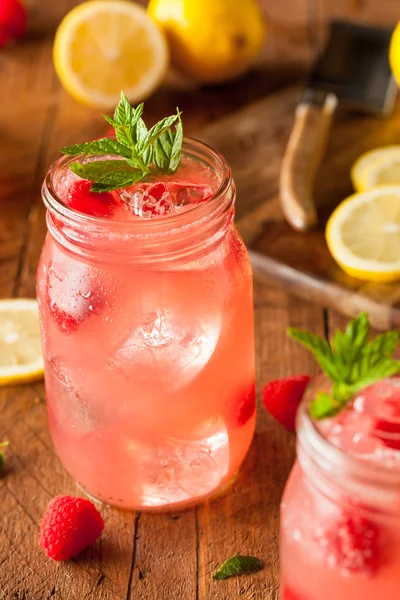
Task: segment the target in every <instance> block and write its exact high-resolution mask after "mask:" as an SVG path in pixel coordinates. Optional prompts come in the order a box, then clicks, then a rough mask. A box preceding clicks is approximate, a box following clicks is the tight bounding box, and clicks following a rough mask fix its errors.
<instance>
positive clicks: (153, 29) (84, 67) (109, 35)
mask: <svg viewBox="0 0 400 600" xmlns="http://www.w3.org/2000/svg"><path fill="white" fill-rule="evenodd" d="M53 59H54V67H55V70H56V72H57V75H58V76H59V78H60V80H61V83H62V85H63V86H64V88H65V89H66V90H67V91H68V92H69V93H70V94H71V95H72V96H73V97H74V98H75V99H76V100H78V101H79V102H81V103H83V104H88V105H89V106H99V107H105V108H108V107H114V106H116V105H117V104H118V101H119V97H120V93H121V90H122V91H124V92H125V94H126V95H127V96H128V98H129V100H130V101H131V102H133V103H136V102H138V101H141V100H144V99H145V98H146V97H147V96H149V95H150V94H151V93H152V92H153V91H154V89H155V88H156V87H157V86H158V85H159V84H160V83H161V81H162V79H163V78H164V76H165V74H166V71H167V68H168V62H169V56H168V48H167V44H166V41H165V38H164V35H163V33H162V32H161V30H160V29H159V27H158V25H157V24H156V23H155V22H154V21H152V19H150V17H149V16H148V15H147V13H146V11H145V9H144V8H143V7H142V6H140V5H138V4H136V3H134V2H130V1H128V0H90V1H89V2H84V3H82V4H79V5H78V6H76V7H75V8H73V9H72V10H71V11H70V12H69V13H68V14H67V15H66V16H65V17H64V19H63V20H62V21H61V23H60V25H59V27H58V29H57V32H56V37H55V40H54V47H53Z"/></svg>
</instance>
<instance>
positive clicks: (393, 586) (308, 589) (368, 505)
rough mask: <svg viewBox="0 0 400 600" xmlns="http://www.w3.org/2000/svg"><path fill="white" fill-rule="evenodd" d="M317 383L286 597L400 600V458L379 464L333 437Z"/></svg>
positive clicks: (283, 552)
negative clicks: (319, 422)
mask: <svg viewBox="0 0 400 600" xmlns="http://www.w3.org/2000/svg"><path fill="white" fill-rule="evenodd" d="M322 383H323V384H324V383H326V382H324V381H323V382H322ZM317 385H318V387H319V389H321V378H317V379H316V382H315V384H314V385H311V386H310V389H309V390H307V393H306V394H305V398H304V401H303V402H302V405H301V406H300V408H299V412H298V416H297V435H298V437H297V461H296V463H295V465H294V467H293V469H292V472H291V474H290V477H289V480H288V482H287V484H286V489H285V492H284V495H283V499H282V504H281V546H280V556H281V600H321V597H323V598H324V600H355V599H358V598H360V599H362V600H378V599H379V598H382V599H384V600H398V598H399V593H400V461H395V462H392V461H391V464H390V465H387V466H385V465H382V464H378V463H377V462H373V461H368V460H365V459H363V458H359V457H356V456H354V455H350V454H348V453H346V452H345V451H343V450H341V449H340V448H338V447H337V446H334V445H333V444H332V443H331V442H330V441H328V440H327V439H325V438H324V437H323V435H322V434H321V433H320V432H319V431H318V429H317V427H316V426H315V424H314V423H313V421H312V420H311V418H310V417H309V413H308V405H309V401H310V400H311V398H312V395H313V394H314V393H315V390H316V387H317ZM322 387H323V386H322ZM397 389H399V386H397ZM396 393H397V392H396ZM397 399H398V395H397ZM355 416H356V418H359V417H357V415H355ZM354 423H355V424H356V422H355V421H354ZM354 434H355V433H354V431H353V433H352V435H353V440H354V441H356V440H355V438H354ZM355 435H357V434H355ZM392 456H393V454H392Z"/></svg>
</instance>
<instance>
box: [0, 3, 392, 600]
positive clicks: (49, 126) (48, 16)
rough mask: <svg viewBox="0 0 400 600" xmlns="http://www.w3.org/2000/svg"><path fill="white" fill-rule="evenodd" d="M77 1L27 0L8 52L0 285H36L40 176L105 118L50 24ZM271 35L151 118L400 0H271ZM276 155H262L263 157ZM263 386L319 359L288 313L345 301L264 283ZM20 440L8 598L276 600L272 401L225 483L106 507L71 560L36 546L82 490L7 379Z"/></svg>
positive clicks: (264, 71)
mask: <svg viewBox="0 0 400 600" xmlns="http://www.w3.org/2000/svg"><path fill="white" fill-rule="evenodd" d="M76 3H77V2H75V1H74V0H57V2H55V1H52V0H31V1H30V4H29V11H30V15H31V32H30V34H29V36H28V38H27V39H26V40H25V41H23V42H22V43H20V44H18V45H15V46H13V47H9V48H7V49H3V50H1V51H0V98H1V114H0V200H1V215H0V244H1V245H0V252H1V253H0V296H1V297H4V298H8V297H14V296H28V297H34V296H35V270H36V265H37V262H38V257H39V253H40V248H41V244H42V241H43V237H44V234H45V219H44V216H45V215H44V209H43V206H42V203H41V200H40V193H39V191H40V185H41V182H42V179H43V175H44V173H45V170H46V167H47V166H48V164H49V163H50V162H51V161H52V160H53V159H54V158H55V157H56V156H57V149H58V148H59V147H61V146H64V145H66V144H69V143H73V142H77V141H79V140H85V139H90V138H91V137H94V136H95V135H98V134H100V133H101V132H102V130H103V123H102V120H101V117H100V116H99V114H98V111H94V110H90V109H87V108H84V107H81V106H79V105H77V104H76V103H75V102H74V101H73V100H72V99H71V98H69V97H68V95H67V94H66V93H65V92H64V91H63V90H62V88H61V87H60V84H59V82H58V80H57V78H56V76H55V74H54V71H53V68H52V63H51V47H52V38H53V33H54V28H55V26H56V25H57V23H58V22H59V20H60V18H61V17H62V16H63V15H64V14H65V13H66V12H67V10H69V9H70V8H71V7H72V6H73V5H74V4H76ZM262 5H263V10H264V12H265V15H266V19H267V22H268V32H269V36H268V43H267V44H266V48H265V51H264V53H263V57H262V61H261V64H260V65H259V67H258V69H257V70H256V72H254V73H252V74H249V75H247V76H246V77H244V78H243V79H242V80H241V81H239V82H235V83H232V84H229V85H226V86H221V87H211V88H206V89H202V90H193V89H191V88H188V87H187V86H181V87H180V88H179V89H176V87H175V88H174V87H173V86H172V84H171V83H170V84H169V85H166V86H165V87H164V88H163V89H162V90H160V91H159V92H158V93H157V94H155V95H154V96H153V98H152V99H150V100H149V101H148V102H147V103H146V114H147V116H149V117H150V121H155V120H156V119H157V118H159V117H160V116H161V115H164V114H166V113H169V112H172V111H173V110H174V108H175V106H176V105H177V104H178V105H179V107H180V108H181V109H182V110H184V113H185V127H186V131H187V132H193V131H195V130H196V129H198V128H199V127H200V126H201V125H202V124H204V123H206V122H208V121H211V120H213V119H215V118H216V117H217V116H219V115H221V114H225V113H227V112H229V111H232V110H233V109H235V108H236V107H239V106H242V105H243V104H245V103H247V102H250V101H251V100H253V99H256V98H258V97H260V96H262V95H264V94H267V93H270V92H272V91H273V90H275V89H277V88H279V87H282V86H283V85H284V84H285V83H288V82H290V81H293V80H294V79H295V78H298V77H299V76H300V75H301V74H302V73H304V71H305V69H306V68H307V65H308V64H309V61H310V59H311V57H312V56H313V55H314V53H315V52H316V50H317V49H318V47H319V46H320V44H321V42H322V40H323V38H324V32H325V30H326V22H327V20H328V19H329V18H330V17H332V16H348V17H351V18H357V19H360V20H365V21H373V22H377V23H386V24H392V25H393V24H394V23H395V22H396V20H397V19H398V18H399V16H400V10H399V9H398V7H397V6H396V5H397V2H395V0H381V1H380V2H376V0H363V1H361V0H263V2H262ZM267 158H268V157H266V160H267ZM255 323H256V350H257V382H258V390H260V389H261V386H262V385H263V384H264V383H265V382H266V381H268V380H269V379H271V378H275V377H279V376H282V375H286V374H289V373H302V372H310V373H312V372H313V371H314V368H315V367H314V365H313V362H312V360H311V359H309V357H308V356H307V354H306V353H305V352H303V351H302V350H301V349H300V348H299V347H297V346H295V345H294V344H292V343H291V342H290V341H288V339H287V337H286V335H285V330H286V328H287V326H288V325H292V326H297V327H307V328H310V329H312V330H313V331H315V332H317V333H319V334H326V335H328V334H329V332H330V331H331V330H332V328H334V327H335V326H337V325H338V324H340V323H342V320H341V319H340V318H339V317H337V316H336V315H335V314H332V313H330V312H328V311H326V310H322V309H321V308H318V307H316V306H314V305H311V304H307V303H305V302H302V301H299V300H297V299H296V300H295V299H293V298H291V297H290V296H287V295H285V294H283V293H282V292H280V291H277V290H275V289H270V288H267V287H264V286H262V285H261V284H259V283H257V282H256V283H255ZM2 439H8V440H9V441H10V446H9V449H7V462H8V472H7V474H6V476H5V478H3V479H2V480H1V481H0V599H1V600H18V599H19V600H22V599H26V600H42V599H43V600H45V599H49V600H50V599H54V600H89V599H99V600H114V599H115V600H120V599H123V600H125V599H126V600H129V599H131V600H153V599H154V600H228V599H229V600H232V599H234V598H241V599H242V600H277V599H278V597H279V593H278V581H279V566H278V529H279V520H278V517H279V511H278V507H279V500H280V496H281V493H282V490H283V487H284V485H285V481H286V478H287V476H288V473H289V470H290V468H291V465H292V462H293V457H294V436H293V435H290V434H288V433H286V432H285V431H284V430H283V429H282V428H281V427H279V426H278V425H276V424H275V423H274V422H272V420H271V419H270V418H269V417H268V415H267V414H266V413H265V411H263V410H262V409H261V410H260V411H259V417H258V423H257V431H256V435H255V438H254V442H253V445H252V447H251V450H250V452H249V455H248V457H247V459H246V461H245V464H244V466H243V468H242V470H241V472H240V474H239V476H238V478H237V480H236V482H235V484H234V485H233V487H231V488H230V489H229V490H228V491H227V492H226V493H225V494H224V495H223V496H220V497H219V498H217V499H215V500H213V501H212V502H206V503H204V504H201V505H199V506H198V507H197V508H195V509H193V510H190V511H186V512H182V513H179V514H169V515H149V514H144V513H136V514H135V513H128V512H121V511H118V510H115V509H112V508H110V507H106V506H104V507H102V509H101V512H102V514H103V517H104V519H105V530H104V534H103V535H102V538H101V540H100V541H99V542H98V543H97V544H96V545H95V547H94V548H92V549H90V550H88V551H86V552H85V553H83V554H82V555H80V556H79V557H78V558H77V559H75V560H73V561H69V562H66V563H63V564H56V563H54V562H52V561H50V560H48V559H47V558H46V557H45V555H44V554H43V552H42V551H41V550H40V548H39V546H38V531H39V523H40V520H41V517H42V514H43V512H44V510H45V508H46V505H47V503H48V502H49V500H50V499H51V498H52V497H53V496H55V495H57V494H79V490H78V489H77V488H76V485H75V484H74V482H73V481H72V480H71V478H70V477H69V476H68V474H67V473H66V472H65V470H64V469H63V467H62V466H61V464H60V462H59V460H58V458H57V456H56V454H55V452H54V450H53V447H52V444H51V440H50V436H49V432H48V428H47V420H46V407H45V393H44V388H43V385H42V384H36V385H31V386H25V387H10V388H4V389H2V390H1V392H0V440H2ZM235 553H248V554H253V555H255V556H258V557H260V558H262V560H263V561H264V564H265V568H264V570H263V571H261V572H260V573H257V574H255V575H249V576H242V577H238V578H232V579H230V580H227V581H220V582H214V581H212V580H211V573H212V572H213V571H214V570H215V568H216V567H217V566H218V565H219V564H220V563H221V561H223V560H224V559H226V558H227V557H229V556H231V555H232V554H235Z"/></svg>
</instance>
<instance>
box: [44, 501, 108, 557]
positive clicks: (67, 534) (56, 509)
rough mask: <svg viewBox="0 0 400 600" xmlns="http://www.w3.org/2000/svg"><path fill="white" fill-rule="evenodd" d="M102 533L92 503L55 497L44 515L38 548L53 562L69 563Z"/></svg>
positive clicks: (99, 521)
mask: <svg viewBox="0 0 400 600" xmlns="http://www.w3.org/2000/svg"><path fill="white" fill-rule="evenodd" d="M103 529H104V521H103V518H102V516H101V514H100V513H99V511H98V510H97V508H96V507H95V506H94V504H93V503H92V502H90V501H89V500H85V499H83V498H76V497H73V496H57V497H56V498H53V500H51V502H50V504H49V505H48V507H47V509H46V512H45V513H44V516H43V519H42V523H41V525H40V542H39V543H40V547H41V548H42V549H43V550H44V552H45V553H46V554H47V556H48V557H49V558H52V559H53V560H56V561H60V560H68V559H70V558H72V557H73V556H75V555H76V554H78V553H79V552H81V551H82V550H84V549H85V548H87V547H88V546H91V545H92V544H94V542H95V541H96V540H97V538H98V537H100V535H101V533H102V531H103Z"/></svg>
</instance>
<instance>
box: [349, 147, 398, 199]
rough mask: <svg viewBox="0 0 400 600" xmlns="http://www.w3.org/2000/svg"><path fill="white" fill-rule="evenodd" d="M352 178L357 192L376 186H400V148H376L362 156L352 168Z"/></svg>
mask: <svg viewBox="0 0 400 600" xmlns="http://www.w3.org/2000/svg"><path fill="white" fill-rule="evenodd" d="M350 176H351V180H352V182H353V185H354V189H355V190H356V191H357V192H363V191H365V190H369V189H370V188H371V187H373V186H374V185H381V184H385V183H389V184H390V183H395V184H400V146H385V147H383V148H375V149H374V150H371V151H370V152H366V153H365V154H362V155H361V156H360V157H359V158H358V159H357V160H356V162H355V163H354V165H353V166H352V168H351V171H350Z"/></svg>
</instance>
